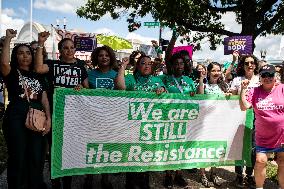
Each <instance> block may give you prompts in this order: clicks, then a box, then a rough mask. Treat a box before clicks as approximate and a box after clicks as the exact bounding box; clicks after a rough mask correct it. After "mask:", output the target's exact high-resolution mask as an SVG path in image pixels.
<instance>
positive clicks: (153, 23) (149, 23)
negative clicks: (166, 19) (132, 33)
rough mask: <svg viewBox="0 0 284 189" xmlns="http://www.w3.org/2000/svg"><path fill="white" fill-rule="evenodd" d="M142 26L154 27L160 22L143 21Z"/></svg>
mask: <svg viewBox="0 0 284 189" xmlns="http://www.w3.org/2000/svg"><path fill="white" fill-rule="evenodd" d="M144 26H148V27H149V28H150V27H155V26H160V22H144Z"/></svg>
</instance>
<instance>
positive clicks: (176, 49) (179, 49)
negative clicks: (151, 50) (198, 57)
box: [172, 45, 192, 59]
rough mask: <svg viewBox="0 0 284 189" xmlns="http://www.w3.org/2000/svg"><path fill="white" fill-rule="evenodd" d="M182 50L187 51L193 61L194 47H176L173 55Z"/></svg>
mask: <svg viewBox="0 0 284 189" xmlns="http://www.w3.org/2000/svg"><path fill="white" fill-rule="evenodd" d="M182 50H185V51H187V52H188V54H189V56H190V59H192V46H191V45H188V46H179V47H174V49H173V52H172V54H174V53H177V52H180V51H182Z"/></svg>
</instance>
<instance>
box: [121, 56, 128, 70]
mask: <svg viewBox="0 0 284 189" xmlns="http://www.w3.org/2000/svg"><path fill="white" fill-rule="evenodd" d="M128 64H129V58H128V57H124V58H122V63H121V66H122V67H124V68H126V67H127V65H128Z"/></svg>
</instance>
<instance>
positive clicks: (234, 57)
mask: <svg viewBox="0 0 284 189" xmlns="http://www.w3.org/2000/svg"><path fill="white" fill-rule="evenodd" d="M238 59H239V52H238V51H234V52H233V62H236V61H237V60H238Z"/></svg>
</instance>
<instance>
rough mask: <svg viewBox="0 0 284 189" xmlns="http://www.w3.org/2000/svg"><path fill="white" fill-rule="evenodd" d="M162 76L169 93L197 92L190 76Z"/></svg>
mask: <svg viewBox="0 0 284 189" xmlns="http://www.w3.org/2000/svg"><path fill="white" fill-rule="evenodd" d="M160 78H161V79H162V81H163V82H164V84H165V86H166V89H167V91H168V92H169V93H184V94H190V93H195V92H196V87H195V85H194V81H193V80H192V79H191V78H189V77H188V76H181V77H178V78H175V77H174V76H172V75H162V76H160Z"/></svg>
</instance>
